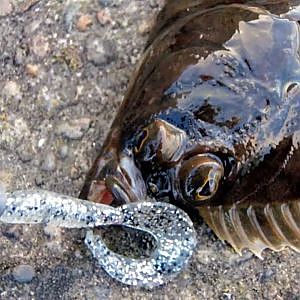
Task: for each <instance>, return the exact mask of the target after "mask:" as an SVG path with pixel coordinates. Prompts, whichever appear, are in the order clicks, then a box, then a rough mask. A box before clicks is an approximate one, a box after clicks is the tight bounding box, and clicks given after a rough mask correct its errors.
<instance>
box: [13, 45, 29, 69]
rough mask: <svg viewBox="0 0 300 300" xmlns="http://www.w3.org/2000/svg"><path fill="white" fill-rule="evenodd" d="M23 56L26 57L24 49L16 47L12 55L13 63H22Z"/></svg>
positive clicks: (17, 64)
mask: <svg viewBox="0 0 300 300" xmlns="http://www.w3.org/2000/svg"><path fill="white" fill-rule="evenodd" d="M25 57H26V50H25V49H22V48H17V50H16V53H15V57H14V64H15V65H16V66H19V65H22V64H23V63H24V60H25Z"/></svg>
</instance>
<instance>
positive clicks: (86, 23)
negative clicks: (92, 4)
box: [76, 15, 93, 32]
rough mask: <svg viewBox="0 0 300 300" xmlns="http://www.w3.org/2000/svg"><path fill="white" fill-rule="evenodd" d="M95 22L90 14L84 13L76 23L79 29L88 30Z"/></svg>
mask: <svg viewBox="0 0 300 300" xmlns="http://www.w3.org/2000/svg"><path fill="white" fill-rule="evenodd" d="M92 24H93V19H92V17H91V16H90V15H82V16H80V17H79V19H78V20H77V23H76V28H77V29H78V30H79V31H82V32H84V31H87V30H88V29H89V27H90V26H92Z"/></svg>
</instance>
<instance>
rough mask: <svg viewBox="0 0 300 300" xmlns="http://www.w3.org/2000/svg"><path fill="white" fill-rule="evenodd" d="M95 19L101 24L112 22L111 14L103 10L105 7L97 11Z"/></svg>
mask: <svg viewBox="0 0 300 300" xmlns="http://www.w3.org/2000/svg"><path fill="white" fill-rule="evenodd" d="M97 20H98V22H99V23H100V24H101V25H103V26H104V25H107V24H111V23H112V22H113V20H112V18H111V16H110V15H109V14H108V13H107V12H106V11H105V9H102V10H100V11H98V12H97Z"/></svg>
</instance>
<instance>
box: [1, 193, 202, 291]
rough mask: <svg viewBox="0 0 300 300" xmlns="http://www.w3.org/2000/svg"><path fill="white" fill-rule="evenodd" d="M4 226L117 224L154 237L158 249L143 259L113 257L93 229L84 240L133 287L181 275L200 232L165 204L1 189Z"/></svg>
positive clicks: (104, 265)
mask: <svg viewBox="0 0 300 300" xmlns="http://www.w3.org/2000/svg"><path fill="white" fill-rule="evenodd" d="M0 221H1V222H3V223H9V224H51V225H55V226H59V227H65V228H87V229H92V228H95V227H100V226H101V227H103V226H110V225H119V226H124V227H128V228H132V229H134V230H139V231H142V232H146V233H148V234H150V235H151V236H152V237H153V238H154V240H155V242H156V248H155V249H154V251H153V252H152V255H150V257H148V258H145V259H133V258H128V257H126V256H122V255H120V254H117V253H115V252H113V251H112V250H110V249H109V248H108V247H107V246H106V244H105V243H104V242H103V240H102V239H101V237H100V236H95V235H94V234H93V232H92V230H88V231H87V234H86V238H85V244H86V245H87V247H88V248H89V249H90V251H91V252H92V254H93V256H94V257H95V258H96V259H97V261H98V262H99V264H100V266H101V267H102V268H103V269H104V270H105V271H106V272H107V273H108V274H109V275H110V276H111V277H113V278H115V279H116V280H118V281H120V282H122V283H124V284H127V285H135V286H146V287H153V286H157V285H161V284H163V283H164V282H166V281H167V280H168V279H170V278H172V277H173V276H175V275H176V274H178V272H180V271H181V270H182V268H183V267H184V266H185V265H186V264H187V262H188V260H189V258H190V257H191V255H192V253H193V249H194V248H195V245H196V233H195V230H194V228H193V224H192V221H191V220H190V219H189V217H188V215H187V214H186V213H185V212H183V211H182V210H181V209H179V208H177V207H175V206H173V205H170V204H167V203H161V202H160V203H158V202H157V203H152V202H140V203H131V204H128V205H123V206H120V207H118V208H113V207H111V206H108V205H103V204H98V203H93V202H89V201H84V200H80V199H76V198H72V197H68V196H65V195H61V194H57V193H54V192H49V191H44V190H38V191H16V192H13V193H4V191H3V189H0Z"/></svg>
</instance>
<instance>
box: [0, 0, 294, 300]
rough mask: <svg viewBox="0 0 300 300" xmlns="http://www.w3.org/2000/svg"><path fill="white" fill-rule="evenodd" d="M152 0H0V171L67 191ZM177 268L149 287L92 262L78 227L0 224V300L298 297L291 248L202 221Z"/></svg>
mask: <svg viewBox="0 0 300 300" xmlns="http://www.w3.org/2000/svg"><path fill="white" fill-rule="evenodd" d="M162 5H163V1H162V0H149V1H144V0H85V1H83V0H82V1H78V0H77V1H75V0H69V1H67V0H66V1H57V0H52V1H51V0H50V1H46V0H44V1H38V0H22V1H21V0H1V1H0V134H1V138H0V180H1V182H2V183H5V185H6V188H7V189H8V190H16V189H29V188H42V189H49V190H52V191H56V192H61V193H66V194H68V195H73V196H77V195H78V193H79V191H80V188H81V186H82V184H83V181H84V178H85V175H86V173H87V171H88V169H89V167H90V166H91V164H92V161H93V159H94V158H95V156H96V154H97V152H98V151H99V149H100V146H101V144H102V142H103V140H104V137H105V135H106V134H107V131H108V130H109V127H110V124H111V122H112V120H113V117H114V116H115V114H116V111H117V109H118V107H119V106H120V103H121V101H122V97H123V95H124V92H125V90H126V87H127V84H128V80H129V78H130V76H131V73H132V71H133V69H134V66H135V64H136V62H137V61H138V59H139V57H140V55H141V53H142V49H143V47H144V45H145V43H146V40H147V36H148V33H149V30H150V28H151V26H152V24H153V22H154V20H155V15H156V14H157V12H158V11H159V9H160V8H161V7H162ZM195 226H196V229H197V233H198V246H197V249H196V251H195V254H194V256H193V258H192V260H191V262H190V264H189V265H188V267H187V268H186V270H185V271H184V272H182V273H181V274H180V275H179V276H178V277H176V278H175V279H174V280H172V281H171V282H170V283H168V284H166V285H165V286H163V287H160V288H156V289H154V290H147V289H140V288H132V287H126V286H123V285H121V284H119V283H118V282H115V281H114V280H112V279H111V278H110V277H108V276H107V275H106V274H105V273H104V272H103V270H101V269H100V268H99V267H98V266H97V263H96V262H95V261H94V259H93V258H92V257H91V255H90V253H89V252H88V251H87V249H86V248H85V246H84V245H83V238H84V232H83V231H81V230H71V231H66V230H60V229H57V228H51V227H46V228H45V227H42V226H30V227H29V226H8V225H1V227H0V255H1V259H0V298H1V299H120V298H122V299H299V294H300V288H299V279H300V278H299V277H300V275H299V274H300V273H299V265H300V256H299V255H298V254H296V253H295V252H293V251H291V250H285V251H282V252H280V253H274V252H271V251H266V252H264V255H263V256H264V260H259V259H258V258H256V257H254V256H253V255H252V254H251V253H249V252H245V253H244V254H243V256H239V255H238V254H236V253H234V251H233V250H232V249H231V248H230V247H229V246H228V245H227V244H224V243H222V242H221V241H219V240H218V239H217V238H216V237H215V236H214V234H213V233H212V232H211V230H210V229H209V228H208V227H207V226H206V225H205V224H203V222H202V221H201V220H199V221H196V222H195Z"/></svg>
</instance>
